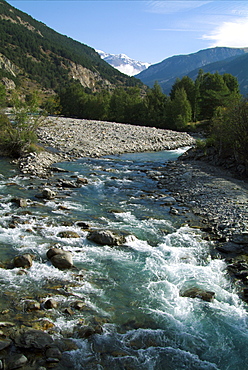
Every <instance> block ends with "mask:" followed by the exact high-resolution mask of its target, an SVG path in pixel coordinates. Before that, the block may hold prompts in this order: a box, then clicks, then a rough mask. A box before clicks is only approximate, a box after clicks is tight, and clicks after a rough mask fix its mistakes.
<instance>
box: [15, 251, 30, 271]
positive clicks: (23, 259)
mask: <svg viewBox="0 0 248 370" xmlns="http://www.w3.org/2000/svg"><path fill="white" fill-rule="evenodd" d="M32 264H33V256H32V255H31V254H23V255H21V256H16V257H15V258H14V266H15V267H22V268H30V267H31V266H32Z"/></svg>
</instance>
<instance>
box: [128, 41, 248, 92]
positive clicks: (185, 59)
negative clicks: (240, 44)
mask: <svg viewBox="0 0 248 370" xmlns="http://www.w3.org/2000/svg"><path fill="white" fill-rule="evenodd" d="M247 53H248V48H228V47H216V48H209V49H203V50H199V51H197V52H195V53H191V54H184V55H174V56H172V57H169V58H166V59H164V60H163V61H162V62H160V63H157V64H154V65H151V66H150V67H149V68H148V69H146V70H144V71H142V72H141V73H139V74H138V75H136V76H135V77H137V78H139V79H140V80H141V81H142V82H143V83H144V84H146V85H148V86H150V87H152V86H153V85H154V83H155V82H156V81H157V82H158V83H159V84H160V86H161V87H162V90H163V92H164V93H167V94H168V93H169V91H170V88H171V86H172V85H173V83H174V82H175V80H176V78H180V77H183V76H184V75H189V74H190V73H191V72H192V71H196V70H197V71H198V70H199V69H200V68H202V69H203V70H204V71H205V69H204V67H206V66H207V65H209V64H213V63H220V62H223V61H225V60H228V59H230V58H232V59H236V58H238V57H240V56H242V55H246V54H247ZM216 67H217V64H216ZM216 70H217V69H216ZM216 70H215V71H216ZM215 71H214V72H215ZM222 73H225V71H224V70H223V72H222ZM227 73H228V72H227ZM235 77H236V76H235Z"/></svg>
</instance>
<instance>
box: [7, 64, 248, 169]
mask: <svg viewBox="0 0 248 370" xmlns="http://www.w3.org/2000/svg"><path fill="white" fill-rule="evenodd" d="M40 96H41V95H40ZM39 100H40V101H39ZM0 104H1V106H2V107H3V106H4V105H6V104H8V105H10V106H11V107H12V108H11V116H6V115H4V114H1V117H0V130H1V139H0V143H1V147H3V148H5V150H6V151H7V152H8V153H10V154H11V155H14V156H19V155H21V154H23V153H24V152H27V151H29V150H32V148H33V147H34V143H35V142H36V140H37V136H36V128H37V127H38V125H39V122H40V119H41V118H40V112H41V109H45V110H46V111H47V112H48V114H60V115H63V116H66V117H74V118H80V119H90V120H99V121H110V122H119V123H129V124H134V125H143V126H151V127H157V128H162V129H172V130H176V131H189V132H192V131H193V132H195V131H204V133H205V134H206V135H207V136H208V139H207V141H206V142H204V143H203V142H201V149H202V150H206V147H209V146H210V147H214V148H215V149H216V151H217V152H218V155H220V156H221V157H223V158H224V157H228V156H233V157H234V158H235V160H236V161H237V163H239V162H242V163H245V166H246V167H247V168H248V165H247V163H248V154H247V146H248V104H247V102H246V101H245V100H244V98H243V97H242V96H241V95H240V93H239V85H238V82H237V79H236V78H235V77H233V76H232V75H229V74H224V75H220V74H219V73H218V72H216V73H214V74H211V73H204V72H203V71H202V70H200V71H199V73H198V76H197V78H196V80H195V81H193V80H192V79H190V78H189V77H188V76H185V77H183V78H182V79H177V80H176V81H175V83H174V85H173V86H172V89H171V92H170V94H169V96H167V95H165V94H163V92H162V90H161V87H160V86H159V84H158V83H155V84H154V86H153V87H152V88H146V89H144V88H141V87H138V86H133V87H129V88H123V87H118V88H116V89H115V90H114V91H112V92H109V91H101V92H98V93H93V92H92V91H91V90H89V89H85V88H84V87H82V86H81V85H80V83H79V82H75V81H72V82H71V83H70V84H68V86H67V87H66V88H63V89H61V90H60V91H59V92H58V93H57V94H56V95H50V96H49V97H48V98H46V99H41V98H40V97H39V96H38V95H37V94H29V95H27V96H26V97H23V96H22V97H20V95H19V96H18V94H17V93H16V92H15V93H13V92H12V94H11V95H10V96H7V95H6V92H5V88H4V86H3V85H0ZM10 117H11V118H10Z"/></svg>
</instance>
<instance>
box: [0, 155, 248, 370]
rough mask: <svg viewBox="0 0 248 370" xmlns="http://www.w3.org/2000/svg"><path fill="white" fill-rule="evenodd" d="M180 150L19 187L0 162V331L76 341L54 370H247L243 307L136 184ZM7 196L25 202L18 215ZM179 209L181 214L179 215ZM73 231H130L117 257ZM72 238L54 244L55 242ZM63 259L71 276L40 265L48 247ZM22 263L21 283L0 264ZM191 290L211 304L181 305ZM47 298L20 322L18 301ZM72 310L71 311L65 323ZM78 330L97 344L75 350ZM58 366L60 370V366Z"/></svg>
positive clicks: (194, 234)
mask: <svg viewBox="0 0 248 370" xmlns="http://www.w3.org/2000/svg"><path fill="white" fill-rule="evenodd" d="M179 154H180V151H169V152H162V153H148V154H145V153H143V154H142V153H141V154H125V155H121V156H118V157H107V158H101V159H81V160H78V161H76V162H72V163H61V164H59V165H58V166H59V167H60V168H62V169H64V170H66V171H68V172H65V173H56V174H55V175H54V177H53V179H52V180H47V182H48V184H45V180H40V179H36V178H33V179H30V178H28V177H24V176H20V175H19V174H18V171H17V169H16V168H15V167H14V166H13V165H10V164H9V163H8V162H7V161H6V160H4V159H1V160H0V165H1V167H0V195H1V199H0V202H1V203H0V215H1V219H0V261H1V263H2V267H1V268H0V282H1V292H0V312H1V313H2V314H3V313H5V315H3V320H12V321H13V322H15V323H19V324H20V323H23V324H24V325H30V326H32V323H34V322H37V321H39V320H43V321H44V319H46V320H49V321H50V322H51V323H52V324H53V325H54V326H53V328H52V329H51V330H52V332H53V333H54V335H55V336H56V335H61V334H62V335H63V336H68V337H72V338H75V341H76V343H77V345H78V347H79V349H77V350H73V351H70V352H68V353H67V355H66V361H64V363H63V364H62V365H61V366H62V368H63V369H78V370H80V369H107V370H108V369H130V370H131V369H140V370H180V369H189V370H191V369H195V370H198V369H204V370H209V369H221V370H228V369H229V370H246V369H247V367H248V351H247V348H248V332H247V308H246V304H245V303H243V302H242V301H241V300H240V299H239V297H238V295H237V294H236V292H235V287H234V286H233V285H232V283H231V281H230V279H229V278H228V276H227V274H226V270H225V267H226V266H225V263H224V261H222V260H218V259H215V260H213V259H211V258H210V247H211V245H210V242H208V241H206V240H204V238H203V236H202V235H201V232H200V231H197V230H195V229H190V228H189V227H188V226H187V225H186V221H187V213H186V214H185V215H182V216H179V215H171V214H170V212H169V209H170V207H168V206H165V205H164V201H163V200H164V197H165V196H167V195H168V194H167V192H166V189H158V188H157V186H156V182H155V181H154V180H153V179H152V178H151V177H149V176H147V170H149V171H156V170H157V168H159V166H161V165H163V164H164V162H165V161H166V160H168V159H175V158H176V157H177V156H178V155H179ZM77 176H80V177H84V178H87V179H88V184H86V185H84V186H82V187H80V188H77V189H66V190H60V191H59V192H58V197H56V198H55V199H54V200H49V201H46V202H44V201H42V200H39V199H38V198H36V194H37V193H39V191H40V189H41V188H42V187H44V186H49V187H50V188H51V189H55V190H56V191H58V189H57V188H56V187H55V184H56V182H57V181H58V180H59V179H60V178H62V177H63V178H64V179H67V180H73V179H75V178H76V177H77ZM13 197H19V198H20V197H22V198H26V199H28V207H26V208H18V207H17V206H16V205H15V204H14V203H13V202H11V200H12V199H13ZM182 211H183V209H181V210H180V213H183V212H182ZM79 221H83V222H86V223H89V224H90V225H91V227H92V228H96V229H111V230H112V229H114V230H121V231H125V232H129V233H130V234H132V235H134V237H132V238H129V239H128V241H127V243H126V245H125V246H119V247H109V246H99V245H97V244H94V243H93V242H90V241H89V240H87V238H86V236H87V234H88V232H87V231H85V230H83V229H82V228H81V227H80V223H79ZM68 230H69V231H75V232H76V233H77V234H78V235H79V236H80V237H79V238H61V237H59V235H58V234H59V232H61V231H68ZM57 243H58V244H60V245H61V246H62V247H63V248H64V249H66V250H68V251H71V252H72V253H73V261H74V265H75V266H76V268H77V269H73V270H67V271H60V270H58V269H56V268H55V267H53V266H52V265H51V263H50V262H49V261H47V258H46V252H47V250H48V248H49V247H50V246H51V245H56V244H57ZM23 253H31V254H33V255H34V256H35V259H34V261H33V265H32V267H31V268H30V269H28V270H26V273H20V269H18V268H11V269H10V268H7V267H6V266H7V264H8V263H9V262H10V260H11V259H13V257H15V256H16V255H18V254H23ZM191 287H198V288H202V289H204V290H210V291H213V292H215V299H214V301H213V302H205V301H203V300H201V299H198V298H196V299H193V298H187V297H182V296H181V295H180V292H182V291H184V290H186V289H188V288H191ZM48 297H52V298H54V299H55V300H56V301H57V302H58V303H59V306H58V308H57V309H52V310H43V311H42V310H41V311H42V312H43V316H42V314H41V312H26V311H25V302H27V300H32V299H36V300H41V301H42V300H43V301H44V300H45V299H46V298H48ZM76 301H82V302H83V303H84V307H83V309H82V310H80V311H78V310H74V311H73V314H71V315H69V314H68V313H66V312H65V309H66V308H68V307H72V308H73V304H74V303H75V302H76ZM84 325H88V326H91V327H92V328H95V329H96V328H97V327H102V328H103V333H101V334H94V335H93V336H90V338H88V339H80V337H81V338H82V335H80V330H82V328H83V327H84ZM63 366H64V367H63Z"/></svg>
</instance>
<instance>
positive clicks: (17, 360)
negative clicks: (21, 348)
mask: <svg viewBox="0 0 248 370" xmlns="http://www.w3.org/2000/svg"><path fill="white" fill-rule="evenodd" d="M27 362H28V359H27V357H26V356H24V355H23V354H21V353H20V354H19V353H16V354H15V353H14V354H11V356H10V357H9V358H8V360H7V368H8V369H11V370H12V369H19V368H23V366H25V365H26V364H27Z"/></svg>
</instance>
